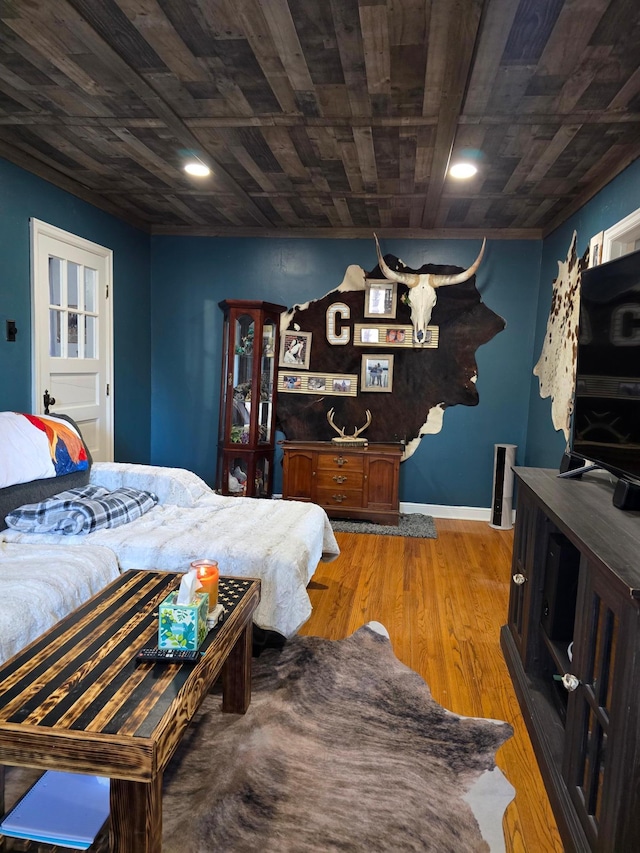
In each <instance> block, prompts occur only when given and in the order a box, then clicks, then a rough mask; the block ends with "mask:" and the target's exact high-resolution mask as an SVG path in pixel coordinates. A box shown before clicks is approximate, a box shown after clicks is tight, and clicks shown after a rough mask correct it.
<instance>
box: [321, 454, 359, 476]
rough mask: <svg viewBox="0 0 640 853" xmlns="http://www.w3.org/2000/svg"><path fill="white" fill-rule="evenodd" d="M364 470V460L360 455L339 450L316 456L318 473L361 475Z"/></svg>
mask: <svg viewBox="0 0 640 853" xmlns="http://www.w3.org/2000/svg"><path fill="white" fill-rule="evenodd" d="M363 470H364V459H363V457H362V455H358V454H356V453H347V452H344V451H340V450H339V449H336V450H332V451H330V452H325V453H319V454H318V473H319V472H320V471H339V472H341V473H347V472H348V471H354V472H355V471H358V472H359V473H360V474H362V472H363Z"/></svg>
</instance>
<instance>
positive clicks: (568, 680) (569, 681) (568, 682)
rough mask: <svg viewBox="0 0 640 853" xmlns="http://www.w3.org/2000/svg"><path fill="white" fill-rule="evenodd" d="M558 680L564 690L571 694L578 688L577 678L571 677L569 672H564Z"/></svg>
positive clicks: (578, 681) (578, 680)
mask: <svg viewBox="0 0 640 853" xmlns="http://www.w3.org/2000/svg"><path fill="white" fill-rule="evenodd" d="M560 680H561V681H562V684H563V686H564V688H565V689H566V690H567V692H569V693H573V691H574V690H577V689H578V687H579V686H580V679H579V678H578V677H577V676H575V675H572V674H571V673H570V672H565V674H564V675H563V676H562V678H561V679H560Z"/></svg>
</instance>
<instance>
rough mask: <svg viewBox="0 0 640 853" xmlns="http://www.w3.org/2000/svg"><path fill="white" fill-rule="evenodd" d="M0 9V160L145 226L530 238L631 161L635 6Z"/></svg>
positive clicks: (232, 1) (636, 74)
mask: <svg viewBox="0 0 640 853" xmlns="http://www.w3.org/2000/svg"><path fill="white" fill-rule="evenodd" d="M0 10H1V15H0V156H1V157H4V158H6V159H7V160H10V161H12V162H14V163H16V164H18V165H20V166H22V167H24V168H25V169H27V170H29V171H31V172H34V173H35V174H38V175H40V176H42V177H44V178H46V179H47V180H49V181H51V182H53V183H54V184H57V185H58V186H61V187H63V188H65V189H67V190H69V191H71V192H72V193H75V194H76V195H78V196H80V197H81V198H84V199H86V200H88V201H90V202H92V203H94V204H97V205H98V206H100V207H102V208H104V209H106V210H108V211H110V212H112V213H115V214H117V215H118V216H120V217H122V218H124V219H125V220H127V221H128V222H131V223H132V224H134V225H137V226H138V227H141V228H143V229H145V230H146V231H148V232H151V233H158V234H211V235H230V236H232V235H260V236H268V235H280V236H291V235H293V236H327V237H370V236H371V233H372V231H373V230H376V231H377V232H378V233H380V234H381V235H387V236H392V235H397V236H414V237H418V236H424V237H429V236H439V235H447V236H469V237H476V236H484V235H486V236H490V235H493V236H495V237H531V238H539V237H541V236H544V235H545V234H547V233H549V232H550V231H551V230H553V228H555V227H557V225H559V224H560V223H561V222H563V221H564V220H565V219H566V218H567V217H568V216H569V215H571V214H572V213H573V212H574V211H576V210H577V209H578V208H579V207H580V206H581V205H582V204H584V203H585V202H586V201H588V200H589V199H590V198H591V197H592V196H593V195H594V194H595V193H596V192H597V191H598V190H599V189H600V188H601V187H603V186H604V185H605V184H606V183H607V182H608V181H610V180H611V178H613V177H614V176H615V175H616V174H618V173H619V172H620V171H622V170H623V169H624V168H625V167H626V166H627V165H629V163H631V162H632V161H633V160H634V159H635V158H636V157H638V155H639V154H640V68H639V59H640V48H639V45H640V3H638V0H0ZM189 155H195V156H197V157H198V158H199V159H201V160H202V161H203V162H205V163H207V164H208V165H209V166H210V167H211V169H212V173H211V175H210V176H209V177H207V178H193V177H189V176H188V175H186V174H185V173H184V171H183V165H184V162H185V160H186V159H187V157H188V156H189ZM463 156H464V157H466V158H467V159H471V160H473V161H474V162H475V163H476V164H477V166H478V173H477V175H476V176H475V177H474V178H472V179H471V180H469V181H466V182H456V181H454V180H453V179H452V178H450V177H448V176H447V167H448V165H449V163H450V162H453V161H455V160H457V159H459V158H460V157H463Z"/></svg>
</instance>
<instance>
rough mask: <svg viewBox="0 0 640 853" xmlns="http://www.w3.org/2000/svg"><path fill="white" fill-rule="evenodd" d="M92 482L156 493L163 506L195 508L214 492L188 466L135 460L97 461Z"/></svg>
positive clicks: (110, 488) (92, 469) (115, 487)
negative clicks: (177, 466)
mask: <svg viewBox="0 0 640 853" xmlns="http://www.w3.org/2000/svg"><path fill="white" fill-rule="evenodd" d="M89 482H90V483H93V484H95V485H97V486H104V488H105V489H109V490H110V491H113V490H114V489H119V488H121V487H123V486H126V487H128V488H131V489H140V490H141V491H145V492H153V493H154V494H155V495H157V496H158V503H159V504H161V505H163V504H170V505H173V506H184V507H191V506H195V504H196V502H197V501H198V499H199V498H201V497H204V496H205V495H212V494H214V492H213V491H212V489H210V488H209V486H207V484H206V483H205V481H204V480H202V479H201V478H200V477H198V475H197V474H194V473H193V471H187V469H186V468H165V467H162V466H159V465H139V464H137V463H134V462H94V463H93V465H92V466H91V476H90V478H89Z"/></svg>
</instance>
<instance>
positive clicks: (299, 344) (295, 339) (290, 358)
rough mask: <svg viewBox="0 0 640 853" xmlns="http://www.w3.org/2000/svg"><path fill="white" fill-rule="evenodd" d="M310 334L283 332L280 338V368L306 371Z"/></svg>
mask: <svg viewBox="0 0 640 853" xmlns="http://www.w3.org/2000/svg"><path fill="white" fill-rule="evenodd" d="M310 357H311V332H295V331H287V332H283V333H282V335H281V337H280V362H279V364H280V367H289V368H293V369H296V370H308V369H309V359H310Z"/></svg>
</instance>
